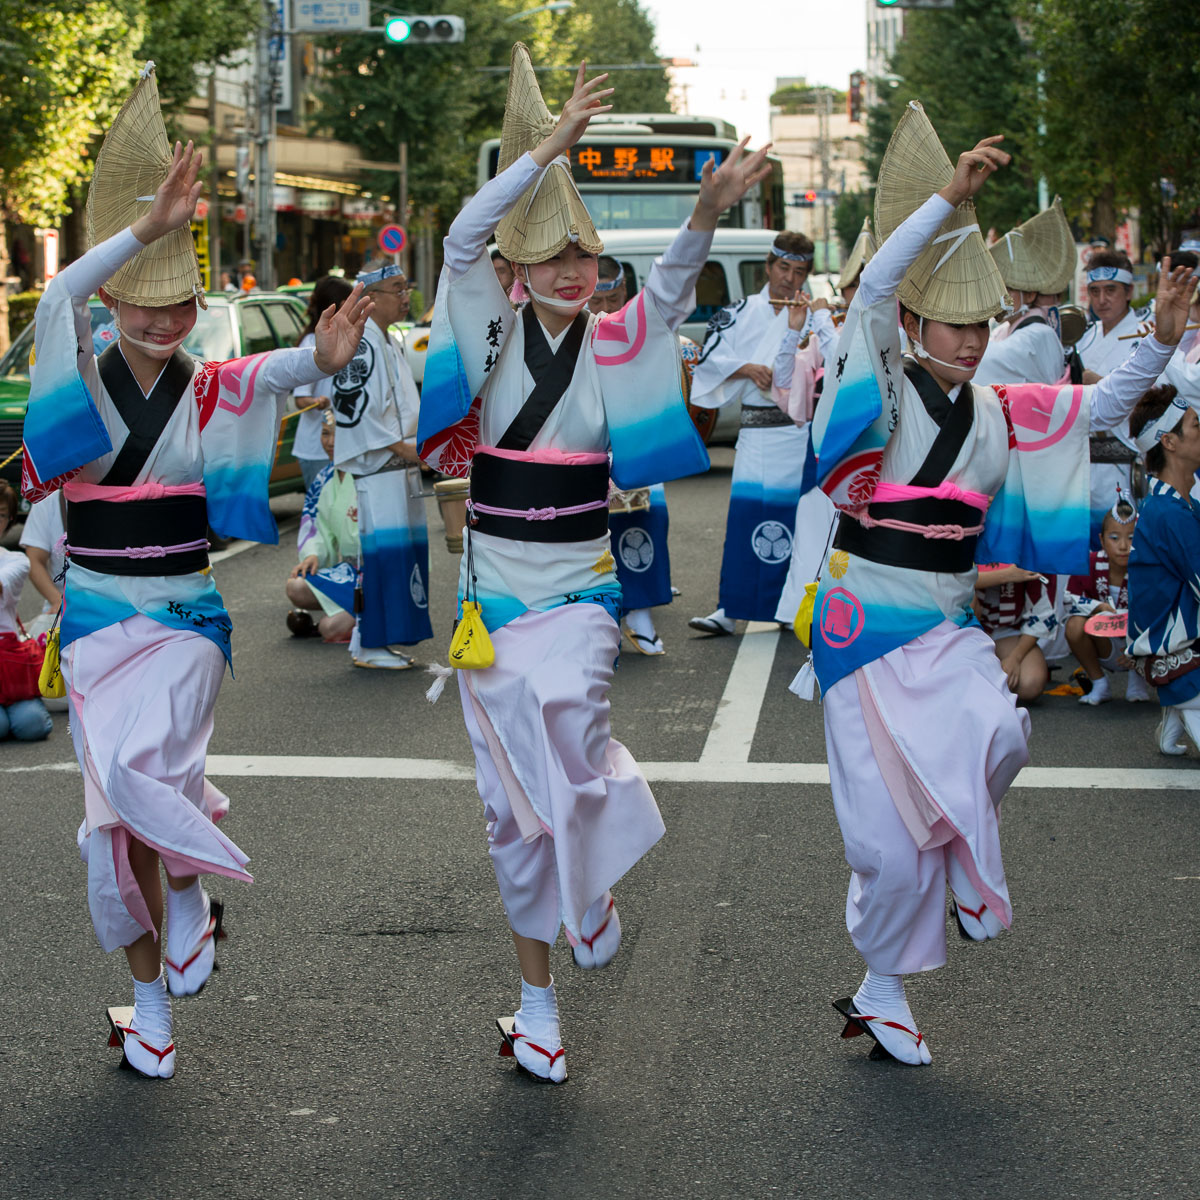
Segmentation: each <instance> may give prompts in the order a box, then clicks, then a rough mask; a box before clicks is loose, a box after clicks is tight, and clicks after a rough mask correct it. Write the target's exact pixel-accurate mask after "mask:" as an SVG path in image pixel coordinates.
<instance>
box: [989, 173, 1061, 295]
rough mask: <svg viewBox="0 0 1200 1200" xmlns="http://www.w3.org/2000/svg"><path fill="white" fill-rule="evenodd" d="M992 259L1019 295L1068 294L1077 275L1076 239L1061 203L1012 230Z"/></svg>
mask: <svg viewBox="0 0 1200 1200" xmlns="http://www.w3.org/2000/svg"><path fill="white" fill-rule="evenodd" d="M991 253H992V257H993V258H994V259H995V260H996V266H997V267H999V268H1000V274H1001V276H1002V277H1003V279H1004V282H1005V283H1006V284H1007V285H1008V286H1009V287H1010V288H1014V289H1015V290H1016V291H1019V292H1046V293H1047V294H1051V295H1057V294H1058V293H1059V292H1065V291H1066V290H1067V285H1068V284H1069V283H1070V282H1071V278H1072V276H1074V274H1075V238H1074V237H1073V236H1072V234H1071V227H1070V225H1068V224H1067V216H1066V213H1064V212H1063V206H1062V201H1061V200H1060V199H1059V198H1058V197H1057V196H1055V197H1054V203H1053V204H1052V205H1051V206H1050V207H1049V208H1048V209H1046V211H1045V212H1040V213H1038V214H1037V215H1036V216H1034V217H1030V218H1029V220H1028V221H1026V222H1025V223H1024V224H1023V225H1018V226H1017V227H1016V229H1011V230H1009V232H1008V233H1006V234H1005V235H1004V236H1003V237H1002V238H1001V239H1000V240H999V241H998V242H997V243H996V244H995V245H994V246H992V247H991Z"/></svg>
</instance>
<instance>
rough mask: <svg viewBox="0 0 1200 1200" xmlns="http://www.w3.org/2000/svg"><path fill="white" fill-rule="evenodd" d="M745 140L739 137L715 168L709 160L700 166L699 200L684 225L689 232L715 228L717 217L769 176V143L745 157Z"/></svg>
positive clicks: (746, 138) (747, 139)
mask: <svg viewBox="0 0 1200 1200" xmlns="http://www.w3.org/2000/svg"><path fill="white" fill-rule="evenodd" d="M749 141H750V139H749V138H748V137H744V138H742V140H741V141H740V142H738V144H737V145H736V146H735V147H734V148H733V149H732V150H731V151H730V152H729V156H728V158H726V159H725V161H724V162H723V163H722V164H721V165H720V166H719V167H715V168H714V166H713V160H712V159H711V158H710V159H709V160H708V162H706V163H705V164H704V169H703V170H702V171H701V172H700V198H699V199H698V200H697V201H696V208H695V211H694V212H693V213H692V217H691V220H690V221H689V222H688V224H689V225H691V227H692V228H693V229H699V230H705V231H707V230H711V229H716V227H717V218H718V217H719V216H720V215H721V214H722V213H723V212H724V211H725V210H726V209H727V208H732V207H733V206H734V205H735V204H736V203H737V202H738V201H739V200H740V199H741V198H742V197H743V196H744V195H745V194H746V193H747V192H748V191H749V190H750V189H751V188H752V187H754V186H755V185H756V184H759V183H762V181H763V180H764V179H766V178H767V176H768V175H770V173H771V164H770V163H768V162H767V161H766V159H767V151H768V150H770V149H771V146H770V143H768V144H767V145H765V146H764V147H763V148H762V149H761V150H755V151H754V152H753V153H752V154H746V145H747V143H748V142H749Z"/></svg>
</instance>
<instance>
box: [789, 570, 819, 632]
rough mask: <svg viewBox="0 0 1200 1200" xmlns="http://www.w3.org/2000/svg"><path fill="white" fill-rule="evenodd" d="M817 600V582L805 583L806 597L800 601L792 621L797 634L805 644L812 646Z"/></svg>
mask: <svg viewBox="0 0 1200 1200" xmlns="http://www.w3.org/2000/svg"><path fill="white" fill-rule="evenodd" d="M816 600H817V585H816V584H815V583H806V584H805V585H804V599H803V600H801V601H800V608H799V610H798V611H797V613H796V619H795V620H794V621H793V622H792V629H793V630H795V633H796V636H797V637H798V638H799V639H800V641H801V642H803V643H804V645H806V646H809V647H811V646H812V623H813V606H814V605H815V604H816Z"/></svg>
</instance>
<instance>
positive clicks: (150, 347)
mask: <svg viewBox="0 0 1200 1200" xmlns="http://www.w3.org/2000/svg"><path fill="white" fill-rule="evenodd" d="M113 323H114V324H115V325H116V327H117V332H118V333H119V334H120V335H121V341H123V342H128V343H129V344H130V345H131V346H136V347H137V348H138V349H139V350H144V351H146V353H147V354H154V355H158V354H161V355H162V356H163V357H164V358H166V357H167V356H169V355H171V354H174V353H175V351H176V350H178V349H179V347H180V346H182V345H183V343H184V342H186V341H187V334H186V333H185V334H184V335H183V337H181V338H176V339H175V341H173V342H165V343H164V342H143V341H141V340H140V339H138V338H135V337H131V336H130V335H129V334H128V333H126V332H125V327H124V326H123V325H122V324H121V301H120V300H118V301H117V311H116V312H115V313H114V314H113Z"/></svg>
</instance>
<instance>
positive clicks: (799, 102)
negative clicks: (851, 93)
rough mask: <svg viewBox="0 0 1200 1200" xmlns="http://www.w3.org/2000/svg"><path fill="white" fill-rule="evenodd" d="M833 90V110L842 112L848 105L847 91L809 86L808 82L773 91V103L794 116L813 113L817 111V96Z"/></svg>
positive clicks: (831, 101)
mask: <svg viewBox="0 0 1200 1200" xmlns="http://www.w3.org/2000/svg"><path fill="white" fill-rule="evenodd" d="M826 90H829V91H832V92H833V95H832V98H831V100H830V104H831V105H832V111H833V112H841V111H842V110H843V109H845V107H846V93H845V92H839V91H834V90H833V89H832V88H830V89H825V88H816V87H809V85H808V84H806V83H792V84H789V85H788V86H787V87H784V88H780V89H779V91H777V92H772V93H771V104H772V106H773V107H775V108H778V109H779V110H780V111H781V112H784V113H787V114H788V115H789V116H793V115H795V114H797V113H812V112H816V111H817V97H818V96H819V95H820V94H821V92H823V91H826Z"/></svg>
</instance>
